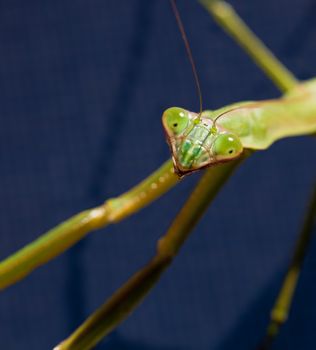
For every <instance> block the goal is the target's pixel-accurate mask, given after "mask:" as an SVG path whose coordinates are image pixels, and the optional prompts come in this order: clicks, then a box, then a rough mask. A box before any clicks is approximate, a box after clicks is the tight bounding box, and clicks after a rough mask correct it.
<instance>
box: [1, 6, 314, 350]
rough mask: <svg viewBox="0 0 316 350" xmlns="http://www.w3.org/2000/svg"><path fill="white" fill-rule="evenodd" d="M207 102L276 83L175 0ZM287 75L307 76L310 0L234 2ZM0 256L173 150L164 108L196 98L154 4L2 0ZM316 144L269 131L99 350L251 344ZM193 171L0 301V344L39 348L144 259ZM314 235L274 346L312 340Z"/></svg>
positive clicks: (133, 179) (251, 94)
mask: <svg viewBox="0 0 316 350" xmlns="http://www.w3.org/2000/svg"><path fill="white" fill-rule="evenodd" d="M178 3H179V8H180V11H181V13H182V16H183V20H184V22H185V26H186V30H187V32H188V35H189V38H190V40H191V45H192V50H193V52H194V56H195V59H196V63H197V67H198V71H199V72H200V76H201V84H202V89H203V94H204V100H205V108H215V107H219V106H222V105H224V104H227V103H231V102H233V101H238V100H249V99H263V98H271V97H276V96H278V95H279V93H278V91H277V90H276V88H274V86H273V85H272V84H271V83H270V81H268V80H267V79H266V78H265V77H264V75H263V74H262V73H261V72H260V71H259V70H258V69H257V68H256V67H255V66H254V65H253V64H252V62H251V61H250V60H249V58H248V57H247V56H246V55H245V54H243V52H241V50H240V49H239V48H237V47H236V45H235V44H234V43H233V42H232V41H231V39H230V38H228V37H227V36H226V35H225V34H224V33H223V32H222V31H221V29H219V28H218V27H217V26H216V24H214V22H213V21H212V19H211V18H210V17H209V16H208V14H207V13H206V12H205V11H204V9H202V7H200V6H199V5H198V4H197V3H196V2H195V1H189V0H183V1H178ZM232 3H233V4H234V5H235V7H236V9H237V10H238V11H239V13H240V14H241V15H242V16H243V18H244V19H245V20H246V21H247V22H248V23H249V25H250V26H251V27H252V28H253V29H254V30H255V31H256V33H257V34H258V35H259V36H260V37H261V38H262V39H263V40H264V41H265V42H266V43H267V45H268V46H269V47H271V48H272V49H273V51H274V52H275V53H276V54H277V55H278V56H279V57H280V58H281V60H282V61H283V62H284V63H285V64H286V65H287V66H288V67H289V68H290V69H291V70H293V72H295V74H296V75H297V76H298V77H299V78H300V79H306V78H310V77H312V76H314V75H316V65H315V62H316V20H315V18H316V6H315V1H314V0H291V1H289V0H278V1H275V0H266V1H251V0H243V1H237V0H234V1H232ZM0 53H1V54H0V91H1V94H0V118H1V119H0V120H1V124H0V125H1V128H0V164H1V165H0V206H1V210H0V215H1V219H0V242H1V244H0V257H1V258H4V257H6V256H7V255H9V254H10V253H12V252H14V251H15V250H17V249H18V248H20V247H22V246H23V245H24V244H25V243H27V242H30V241H32V240H33V239H35V238H36V237H38V236H39V235H40V234H41V233H43V232H44V231H45V230H47V229H49V228H51V227H52V226H54V225H55V224H57V223H58V222H60V221H61V220H63V219H66V218H67V217H69V216H70V215H72V214H74V213H76V212H78V211H80V210H82V209H84V208H87V207H91V206H96V205H98V204H100V203H101V202H102V201H103V200H105V199H106V198H108V197H110V196H115V195H118V194H120V193H122V192H123V191H125V190H127V189H129V188H130V187H131V186H132V185H134V184H136V183H137V182H138V181H140V180H141V179H143V178H144V177H146V176H147V175H148V174H149V173H150V172H151V171H153V170H154V169H155V168H157V167H158V166H159V165H160V164H161V163H162V162H163V161H164V160H165V159H167V157H168V147H167V145H166V144H165V141H164V136H163V132H162V128H161V122H160V118H161V114H162V111H163V110H164V109H165V108H167V107H169V106H174V105H179V106H183V107H185V108H188V109H192V110H196V109H197V108H198V107H197V106H198V104H197V96H196V93H195V87H194V83H193V80H192V73H191V69H190V66H189V64H188V59H187V57H186V55H185V51H184V46H183V42H182V41H181V39H180V35H179V32H178V29H177V27H176V24H175V20H174V18H173V15H172V12H171V10H170V6H169V3H168V1H167V0H165V1H158V0H155V1H154V0H150V1H149V0H120V1H117V0H106V1H104V0H90V1H88V2H87V1H83V0H55V1H47V0H29V1H24V0H10V1H5V2H3V1H2V2H1V4H0ZM315 152H316V147H315V141H314V140H313V139H309V138H295V139H288V140H284V141H282V142H278V143H277V144H275V145H274V146H273V147H271V148H270V149H269V150H268V151H267V152H262V153H259V152H258V153H257V154H256V155H255V156H253V157H252V158H251V159H250V160H249V161H247V162H246V163H245V164H244V165H243V166H242V167H241V168H240V169H239V171H238V172H237V173H236V175H235V176H234V178H232V180H231V181H230V182H229V183H228V184H227V186H226V187H225V188H224V190H223V191H222V192H221V193H220V195H219V196H218V198H217V199H216V201H215V203H214V205H213V207H212V208H211V210H209V211H208V212H207V214H206V215H205V217H204V218H203V220H202V221H201V223H200V224H199V225H198V227H197V229H196V230H195V233H194V234H193V236H192V237H191V238H190V239H189V240H188V242H187V244H186V245H185V247H184V248H183V250H182V251H181V253H180V254H179V257H178V258H177V259H176V260H175V262H174V264H173V265H172V267H171V268H170V270H169V271H168V272H167V273H166V274H165V275H164V276H163V278H162V280H161V283H160V284H159V285H158V286H157V288H155V290H154V291H153V292H152V293H151V295H150V296H149V297H148V298H147V299H146V301H145V302H144V304H143V305H142V306H141V307H140V308H139V309H138V310H137V311H136V312H135V313H134V315H133V316H132V317H131V318H130V319H128V321H126V322H125V323H124V324H123V325H121V327H120V328H119V329H118V330H117V331H115V332H114V333H113V334H112V335H111V336H110V337H108V339H107V340H105V341H104V342H103V343H102V344H101V345H99V346H98V347H97V348H98V349H103V350H108V349H113V350H120V349H122V350H123V349H129V350H158V349H165V350H193V349H194V350H195V349H199V350H211V349H212V350H213V349H215V350H231V349H234V350H247V349H249V350H250V349H254V345H255V344H256V343H257V341H258V340H259V339H260V337H261V336H262V335H263V332H264V329H265V326H266V323H267V320H268V315H269V309H270V307H271V305H272V303H273V298H274V297H275V295H276V293H277V290H278V287H279V285H280V282H281V279H282V276H283V273H284V271H285V268H286V264H287V261H288V258H289V253H290V251H291V249H292V248H293V244H294V241H295V238H296V235H297V232H298V228H299V226H300V224H301V222H302V215H303V212H304V208H305V205H306V202H307V199H308V195H309V192H310V190H311V187H312V183H313V180H314V179H315V174H316V163H315ZM197 178H198V175H194V176H191V177H190V178H188V179H186V180H185V181H183V182H182V183H181V184H180V185H179V186H177V188H175V189H174V190H172V192H171V193H169V194H168V195H166V196H165V197H164V198H161V199H160V200H159V201H158V202H156V203H155V204H153V205H152V206H150V207H149V208H146V209H145V210H143V212H141V213H139V214H137V215H135V216H133V217H131V218H129V219H128V220H126V221H124V222H122V223H121V224H119V225H117V226H113V227H109V228H107V229H105V230H101V231H100V232H97V233H94V234H91V236H89V237H88V238H86V239H85V240H84V241H82V242H81V243H80V244H78V245H77V246H75V247H74V248H72V249H71V250H69V251H68V252H67V253H65V254H64V255H62V256H61V257H59V258H58V259H56V260H54V261H53V262H51V263H49V264H48V265H47V266H45V267H43V268H40V269H39V270H37V271H36V272H34V273H33V274H32V275H31V276H30V277H28V278H27V279H25V280H24V281H22V282H20V283H18V284H17V285H15V286H13V287H11V288H9V289H7V290H6V291H5V292H3V293H1V296H0V310H1V311H0V342H1V346H0V347H1V349H6V350H20V349H33V350H43V349H51V348H52V347H53V346H54V345H56V344H57V343H58V342H59V341H60V340H61V339H63V338H64V337H66V336H67V335H68V334H69V332H71V331H72V330H74V328H75V327H77V326H78V325H79V324H80V323H81V322H82V321H83V320H84V319H85V318H86V316H87V315H88V314H89V313H90V312H92V311H93V310H94V309H95V308H96V307H97V306H98V305H100V304H101V303H102V302H103V301H104V300H105V298H106V297H108V296H109V295H110V294H111V293H112V292H113V291H114V290H115V288H117V287H118V286H119V285H120V284H121V283H122V282H123V281H125V280H126V279H127V278H128V276H130V275H131V274H132V273H133V272H134V271H136V270H137V269H138V268H139V267H141V266H142V265H143V264H144V263H145V262H146V261H147V260H148V259H149V258H150V257H151V256H152V255H153V253H154V250H155V242H156V241H157V239H158V237H159V236H160V235H161V234H162V233H163V232H164V231H165V230H166V228H167V227H168V225H169V224H170V222H171V219H172V217H173V216H174V215H175V213H176V212H177V211H178V210H179V208H180V207H181V204H182V203H183V201H184V199H185V198H186V196H187V195H188V193H189V191H190V189H191V188H192V186H193V185H194V183H195V182H196V180H197ZM315 264H316V243H315V241H314V242H313V244H312V246H311V248H310V251H309V255H308V257H307V260H306V263H305V266H304V271H303V274H302V278H301V280H300V284H299V288H298V293H297V297H296V299H295V303H294V307H293V309H292V312H291V318H290V320H289V322H288V324H287V325H286V326H285V327H284V329H283V331H282V334H281V335H280V338H279V339H278V341H277V343H276V346H275V349H276V348H277V349H279V350H281V349H283V350H297V349H300V350H305V349H313V348H316V336H315V322H316V304H315V298H314V296H315V294H316V283H315V281H316V279H315Z"/></svg>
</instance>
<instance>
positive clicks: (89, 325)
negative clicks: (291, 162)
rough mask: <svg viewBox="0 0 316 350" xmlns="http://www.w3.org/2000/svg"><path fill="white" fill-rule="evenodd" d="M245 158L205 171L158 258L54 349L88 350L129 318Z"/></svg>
mask: <svg viewBox="0 0 316 350" xmlns="http://www.w3.org/2000/svg"><path fill="white" fill-rule="evenodd" d="M245 156H247V155H245ZM243 158H244V157H242V158H240V159H238V160H235V161H233V162H230V163H226V164H222V165H219V166H216V167H212V168H209V169H208V170H206V173H205V175H203V177H202V179H201V180H200V181H199V183H198V184H197V186H196V187H195V189H194V190H193V192H192V193H191V195H190V197H189V199H188V200H187V201H186V203H185V204H184V206H183V207H182V209H181V210H180V212H179V214H178V215H177V216H176V218H175V219H174V221H173V222H172V224H171V226H170V228H169V229H168V231H167V233H166V234H165V235H164V236H163V237H162V238H161V239H160V240H159V242H158V245H157V253H156V255H155V257H154V258H153V259H152V260H151V261H150V262H149V263H148V264H147V265H146V266H145V267H144V268H142V269H141V270H139V271H138V272H137V273H135V274H134V275H133V276H132V277H131V278H130V279H129V280H128V281H127V282H126V283H125V284H124V285H123V286H122V287H121V288H119V289H118V290H117V291H116V292H115V293H114V294H113V295H112V296H111V297H110V298H109V299H108V300H107V301H106V302H105V303H104V304H103V305H102V306H101V307H100V308H99V309H98V310H96V311H95V312H94V313H93V314H92V315H91V316H90V317H89V318H88V319H87V320H86V321H85V322H84V323H83V324H82V325H81V326H80V327H78V328H77V329H76V330H75V331H74V332H73V333H72V334H71V335H70V336H69V337H68V338H67V339H65V340H64V341H63V342H62V343H60V344H59V345H57V346H56V347H55V348H54V350H89V349H91V348H93V347H94V346H95V345H96V344H97V343H98V342H99V341H100V340H101V339H102V338H103V337H104V336H106V335H107V334H109V333H110V332H111V331H112V330H113V329H114V328H115V327H117V326H118V325H119V324H120V323H121V322H122V321H124V320H125V319H126V318H127V317H128V316H129V315H130V313H131V312H132V311H133V310H134V309H135V308H136V307H137V306H138V305H139V304H140V303H141V302H142V300H143V299H144V298H145V296H146V295H147V294H148V293H149V292H150V290H151V289H152V288H153V287H154V285H155V284H156V283H157V282H158V281H159V278H160V276H161V274H162V273H163V272H164V271H165V270H166V269H167V267H168V266H169V265H170V264H171V262H172V260H173V258H174V257H175V256H176V254H177V252H178V251H179V249H180V248H181V246H182V245H183V243H184V241H185V240H186V238H187V237H188V236H189V234H190V233H191V231H192V229H193V228H194V226H195V225H196V224H197V222H198V220H199V219H200V218H201V216H202V215H203V213H204V212H205V210H206V209H207V207H208V206H209V204H210V203H211V202H212V200H213V199H214V197H215V196H216V194H217V192H218V191H219V190H220V189H221V187H222V186H223V185H224V184H225V182H226V180H228V178H229V177H230V175H231V174H232V173H233V171H234V170H235V169H236V167H237V166H238V165H239V164H240V163H241V161H242V159H243Z"/></svg>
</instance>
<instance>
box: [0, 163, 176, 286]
mask: <svg viewBox="0 0 316 350" xmlns="http://www.w3.org/2000/svg"><path fill="white" fill-rule="evenodd" d="M178 181H179V178H178V177H177V176H176V175H175V174H174V171H173V165H172V161H171V160H169V161H167V162H166V163H164V164H163V165H162V166H161V167H160V168H159V169H158V170H156V171H155V172H154V173H153V174H151V175H150V176H149V177H148V178H146V179H145V180H144V181H142V182H141V183H140V184H138V185H137V186H135V187H133V188H132V189H131V190H130V191H128V192H126V193H124V194H122V195H121V196H119V197H117V198H112V199H109V200H107V201H106V202H105V203H104V204H102V205H100V206H98V207H96V208H92V209H88V210H85V211H83V212H81V213H79V214H77V215H75V216H73V217H71V218H70V219H68V220H66V221H64V222H62V223H61V224H59V225H58V226H56V227H55V228H53V229H51V230H49V231H48V232H46V233H45V234H43V235H42V236H40V237H39V238H38V239H37V240H35V241H34V242H32V243H30V244H28V245H26V246H25V247H24V248H22V249H21V250H19V251H17V252H16V253H14V254H12V255H11V256H9V257H8V258H7V259H5V260H3V261H2V262H0V290H1V289H4V288H6V287H8V286H10V285H11V284H13V283H15V282H17V281H19V280H20V279H22V278H24V277H26V276H27V275H28V274H30V273H31V272H32V271H33V270H34V269H36V268H38V267H39V266H41V265H43V264H45V263H46V262H48V261H50V260H51V259H53V258H55V257H56V256H57V255H59V254H61V253H63V252H64V251H65V250H67V249H68V248H70V247H71V246H72V245H74V244H75V243H77V242H78V241H79V240H80V239H82V238H84V237H85V236H86V235H87V234H88V233H89V232H91V231H93V230H96V229H99V228H101V227H105V226H107V225H109V224H112V223H116V222H118V221H120V220H122V219H123V218H126V217H127V216H129V215H131V214H133V213H135V212H137V211H138V210H140V209H142V208H143V207H144V206H146V205H148V204H149V203H151V202H152V201H154V200H155V199H157V198H158V197H159V196H161V195H162V194H164V193H165V192H167V191H168V190H169V189H170V188H171V187H173V186H174V185H175V184H176V183H177V182H178Z"/></svg>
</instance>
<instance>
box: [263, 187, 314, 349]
mask: <svg viewBox="0 0 316 350" xmlns="http://www.w3.org/2000/svg"><path fill="white" fill-rule="evenodd" d="M315 221H316V184H315V187H314V191H313V194H312V197H311V200H310V203H309V206H308V209H307V212H306V215H305V220H304V223H303V226H302V229H301V232H300V235H299V237H298V240H297V242H296V245H295V249H294V253H293V256H292V258H291V261H290V264H289V267H288V269H287V272H286V275H285V277H284V280H283V283H282V286H281V288H280V291H279V294H278V296H277V298H276V301H275V304H274V306H273V309H272V311H271V320H270V323H269V325H268V328H267V334H266V336H265V338H264V340H263V342H262V345H261V347H260V348H259V349H261V350H267V349H269V348H270V346H271V344H272V343H273V341H274V339H275V338H276V336H277V335H278V334H279V331H280V327H281V326H282V325H283V324H284V323H285V322H286V321H287V319H288V315H289V312H290V308H291V305H292V303H293V297H294V293H295V290H296V287H297V283H298V279H299V276H300V272H301V270H302V265H303V262H304V258H305V256H306V253H307V249H308V247H309V244H310V241H311V237H312V234H313V229H314V228H315Z"/></svg>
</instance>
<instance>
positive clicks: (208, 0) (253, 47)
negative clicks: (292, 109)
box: [199, 0, 298, 92]
mask: <svg viewBox="0 0 316 350" xmlns="http://www.w3.org/2000/svg"><path fill="white" fill-rule="evenodd" d="M199 1H200V2H201V4H202V5H203V6H204V7H205V8H206V9H207V11H208V12H209V13H210V14H211V15H212V16H213V17H214V19H215V21H216V22H217V23H218V24H219V25H220V26H221V27H222V28H223V29H224V30H225V31H226V32H227V33H228V34H229V35H230V36H232V37H233V39H234V40H235V41H236V42H237V43H238V44H239V45H240V46H241V47H242V48H243V49H244V50H245V51H246V52H247V53H248V55H249V56H250V57H251V58H252V59H253V60H254V61H255V63H256V64H257V65H258V66H259V67H260V68H261V69H262V70H263V71H264V72H265V74H266V75H267V76H268V77H269V78H270V79H271V80H272V81H273V83H274V84H275V85H276V86H277V87H278V88H279V89H280V90H281V91H282V92H287V91H289V90H291V89H292V88H293V87H294V86H295V85H297V84H298V81H297V79H296V78H295V77H294V76H293V74H292V73H291V72H290V71H289V70H288V69H287V68H286V67H285V66H284V65H283V64H282V63H281V62H280V61H279V60H278V59H277V58H276V57H275V56H274V55H273V53H272V52H271V51H270V50H269V49H268V48H267V47H266V46H265V44H264V43H263V42H262V41H261V40H260V39H259V38H258V37H257V36H256V35H255V34H254V33H253V32H252V31H251V29H250V28H249V27H248V26H247V25H246V23H245V22H244V21H243V20H242V19H241V18H240V17H239V16H238V14H237V13H236V12H235V10H234V9H233V8H232V7H231V6H230V5H229V4H228V3H226V2H225V1H222V0H199Z"/></svg>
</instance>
